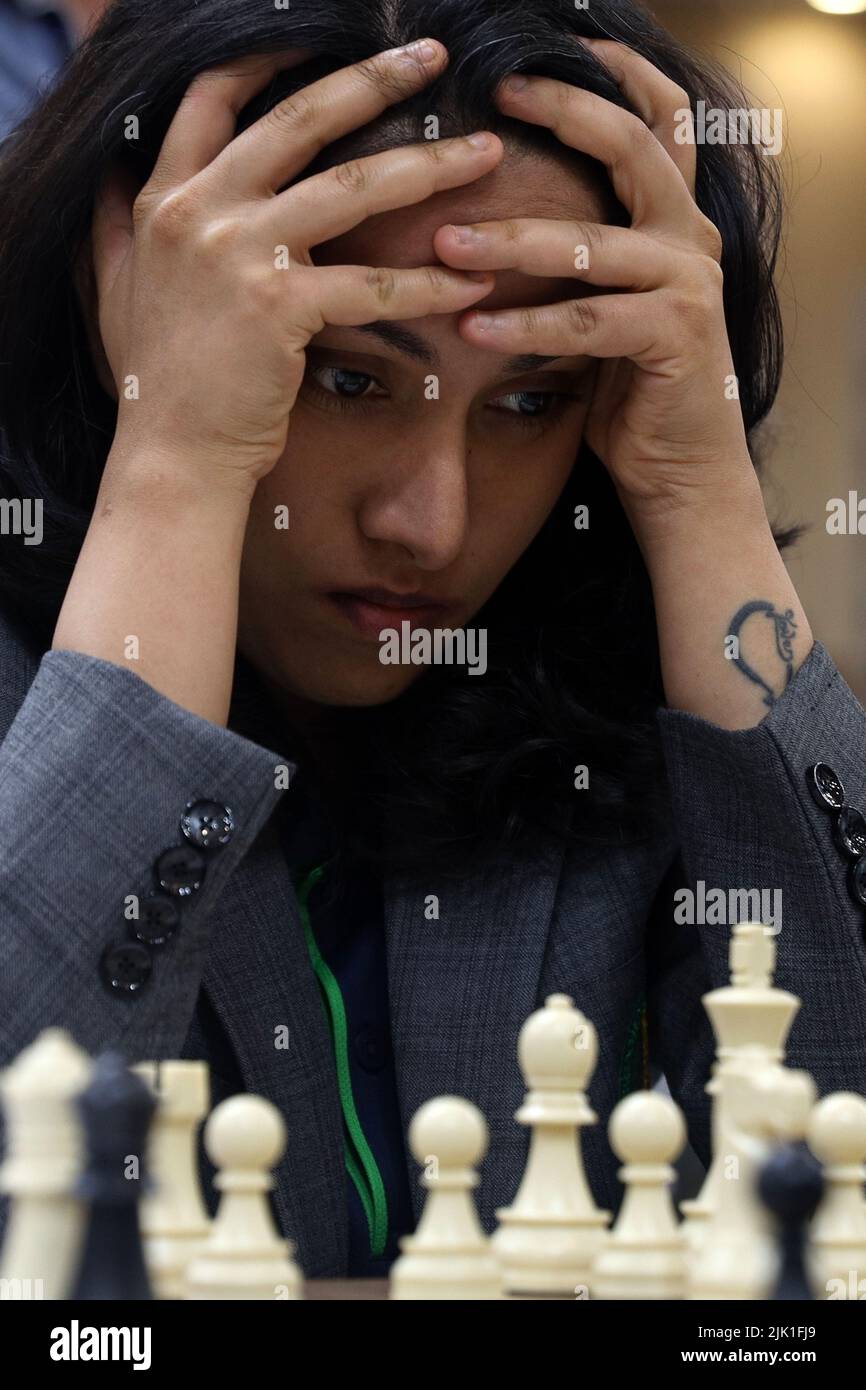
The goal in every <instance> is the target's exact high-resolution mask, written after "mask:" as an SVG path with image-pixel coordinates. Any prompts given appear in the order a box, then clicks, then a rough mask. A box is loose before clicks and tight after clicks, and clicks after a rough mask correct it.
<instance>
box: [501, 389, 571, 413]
mask: <svg viewBox="0 0 866 1390" xmlns="http://www.w3.org/2000/svg"><path fill="white" fill-rule="evenodd" d="M557 399H558V397H557V393H556V392H555V391H515V392H513V393H512V395H510V396H501V397H500V400H503V401H517V402H518V405H517V409H516V410H515V411H511V410H510V409H509V408H508V407H506V409H509V413H510V414H515V415H529V416H530V417H534V416H538V415H546V414H548V412H549V408H550V406H552V405H554V404H555V403H556V401H557Z"/></svg>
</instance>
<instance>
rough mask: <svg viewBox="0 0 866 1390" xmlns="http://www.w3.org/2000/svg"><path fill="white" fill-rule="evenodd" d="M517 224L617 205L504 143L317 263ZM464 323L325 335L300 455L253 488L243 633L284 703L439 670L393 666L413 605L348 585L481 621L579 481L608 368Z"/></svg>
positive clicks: (392, 261) (372, 259) (295, 427)
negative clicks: (454, 185)
mask: <svg viewBox="0 0 866 1390" xmlns="http://www.w3.org/2000/svg"><path fill="white" fill-rule="evenodd" d="M508 217H538V218H559V219H563V218H568V217H574V218H577V219H581V220H591V221H601V220H603V214H602V203H601V197H600V195H599V194H598V193H597V192H595V191H594V190H593V189H592V188H591V187H590V185H589V183H588V182H587V181H585V180H583V179H582V178H581V177H580V176H579V175H578V174H577V173H576V172H575V171H573V170H571V169H568V168H567V167H566V166H565V165H560V164H559V163H558V162H556V161H553V160H549V161H548V160H543V159H541V158H539V157H531V156H527V155H525V154H523V153H522V152H520V153H517V152H515V151H514V149H513V147H510V146H506V154H505V157H504V159H503V161H502V163H501V164H500V165H499V166H498V168H497V169H496V170H494V171H493V172H492V173H491V174H488V175H486V176H485V177H484V178H482V179H479V180H478V181H476V182H475V183H474V184H471V185H469V186H468V187H466V188H460V189H454V190H449V191H447V192H443V193H438V194H436V195H434V196H433V197H432V198H430V199H428V200H427V201H426V202H424V203H422V204H419V205H417V206H414V207H409V208H405V209H398V210H396V211H393V212H388V213H383V214H380V215H377V216H375V217H373V218H370V219H369V220H368V221H367V222H365V223H363V224H362V225H361V226H360V227H358V228H356V229H354V230H353V231H351V232H349V233H347V234H345V235H343V236H340V237H338V238H336V239H335V240H333V241H330V242H327V243H325V244H323V245H322V246H320V247H318V248H316V250H315V252H314V260H315V261H316V263H317V264H346V263H353V264H362V265H371V266H391V267H395V268H396V267H410V266H421V265H429V264H432V263H434V262H436V261H437V260H438V257H437V256H436V253H435V251H434V250H433V244H432V243H433V236H434V233H435V232H436V230H437V228H438V227H440V226H442V225H443V224H444V223H447V222H454V223H465V222H478V221H483V220H490V219H502V218H508ZM588 292H591V291H589V290H588V287H586V286H582V285H579V284H578V282H577V281H576V280H574V279H571V278H563V279H548V278H545V277H543V276H539V277H533V276H527V275H525V274H523V273H517V272H514V271H500V272H498V273H497V277H496V286H495V288H494V290H493V292H492V293H490V294H489V295H488V296H487V297H486V298H485V299H484V300H482V301H479V304H480V306H481V307H486V306H489V307H491V308H507V307H513V306H528V305H539V304H549V303H554V302H556V301H559V300H564V299H569V298H575V297H577V296H578V295H583V294H586V293H588ZM458 321H459V315H456V314H452V315H432V316H430V317H428V318H424V319H412V320H406V321H404V322H401V323H394V322H388V323H380V324H378V325H375V326H371V325H367V326H366V327H365V328H363V329H361V328H335V327H332V326H328V327H326V328H325V329H324V330H323V332H321V333H320V334H318V335H317V337H315V338H313V339H312V341H311V343H310V346H309V349H308V353H307V375H306V379H305V382H304V385H303V387H302V389H301V393H300V396H299V397H298V400H297V403H296V405H295V408H294V410H293V411H292V416H291V421H290V426H289V436H288V443H287V447H286V451H285V453H284V454H283V456H282V458H281V459H280V460H279V462H278V464H277V466H276V467H275V469H274V470H273V472H272V473H270V474H269V475H268V476H267V477H266V478H264V479H263V480H262V481H261V482H260V483H259V485H258V488H257V490H256V493H255V496H254V499H253V505H252V513H251V517H250V523H249V528H248V531H247V537H246V543H245V547H244V557H243V565H242V571H241V594H240V623H239V642H238V644H239V647H240V650H241V651H242V652H243V654H244V655H245V656H246V657H248V658H249V659H250V661H251V662H252V663H253V665H254V666H255V667H256V668H257V669H258V671H259V672H260V674H261V675H262V676H263V677H264V678H265V680H266V682H267V683H268V685H269V686H271V687H272V689H273V690H274V691H275V693H277V694H279V693H282V694H284V695H285V696H288V697H290V698H291V697H294V701H295V702H296V701H297V700H298V699H300V700H301V701H303V702H304V703H306V702H313V703H315V704H326V705H342V706H347V705H354V706H369V705H377V704H382V703H385V702H387V701H389V700H392V699H394V698H395V697H396V696H398V695H400V694H401V693H402V692H403V691H404V690H405V689H406V688H407V687H408V686H409V685H410V684H411V683H412V682H413V681H414V680H416V679H417V678H418V677H419V675H421V674H422V673H423V670H424V667H423V666H420V665H411V664H404V665H390V664H383V663H382V662H381V661H380V659H379V654H380V650H381V643H380V641H379V638H378V633H379V631H380V630H382V629H384V628H394V629H396V630H397V631H398V632H400V631H401V622H402V621H403V620H405V619H406V618H407V616H408V615H407V613H406V612H400V611H396V612H395V611H391V612H390V613H389V612H385V611H383V610H382V609H381V608H379V607H378V606H374V605H370V604H367V603H365V602H363V601H362V600H358V599H356V600H354V601H353V600H352V599H347V598H346V597H345V595H346V592H347V591H351V590H358V589H369V588H374V589H387V590H391V591H397V592H398V593H399V594H400V595H405V594H407V593H408V594H412V593H418V592H421V593H423V594H424V595H425V596H426V597H427V598H429V599H431V600H433V601H435V602H436V603H439V604H442V605H443V607H442V608H441V609H437V610H435V611H432V612H431V611H429V610H428V611H425V610H423V609H421V610H419V612H418V615H417V618H416V619H412V620H411V621H412V630H413V631H414V630H416V629H417V628H424V629H426V630H428V631H430V630H432V629H436V628H438V629H455V628H459V627H461V626H464V625H468V626H470V627H471V619H472V618H473V616H474V615H475V614H476V613H477V612H478V611H479V609H481V607H482V606H483V605H484V603H486V601H487V600H488V599H489V598H490V596H491V595H492V594H493V593H494V591H495V590H496V588H497V587H498V585H499V584H500V583H501V581H502V579H503V578H504V577H505V575H506V574H507V573H508V571H509V570H510V569H511V568H512V566H513V565H514V564H515V563H516V562H517V560H518V559H519V558H520V556H521V555H522V554H523V552H524V551H525V550H526V548H527V547H528V546H529V544H530V542H531V541H532V540H533V538H534V537H535V536H536V535H537V533H538V531H539V530H540V529H541V527H542V525H543V523H544V521H545V520H546V518H547V517H548V515H549V514H550V512H551V510H552V509H553V507H554V506H555V504H556V502H557V499H558V498H559V496H560V494H561V492H562V490H563V488H564V486H565V483H566V481H567V479H568V476H569V473H570V471H571V468H572V466H573V464H574V461H575V458H576V454H577V450H578V447H579V444H580V440H581V435H582V432H583V426H584V421H585V417H586V414H587V411H588V409H589V405H590V403H591V397H592V389H593V385H594V380H595V369H596V365H597V364H595V363H594V362H593V361H592V359H589V358H586V357H583V358H579V357H571V358H561V359H558V360H556V361H552V362H548V363H546V364H544V365H542V366H540V367H539V366H535V367H533V368H532V369H531V370H529V371H527V370H526V365H525V364H520V363H514V362H512V361H510V359H508V358H506V357H505V355H504V354H502V353H499V352H494V351H490V350H484V349H481V348H477V347H474V346H470V345H469V344H468V343H467V342H465V341H464V340H463V339H462V338H461V337H460V334H459V333H458V330H457V324H458ZM286 511H287V513H288V526H286V524H285V522H286ZM334 594H337V595H343V596H344V597H342V598H336V599H335V598H334V597H333V595H334Z"/></svg>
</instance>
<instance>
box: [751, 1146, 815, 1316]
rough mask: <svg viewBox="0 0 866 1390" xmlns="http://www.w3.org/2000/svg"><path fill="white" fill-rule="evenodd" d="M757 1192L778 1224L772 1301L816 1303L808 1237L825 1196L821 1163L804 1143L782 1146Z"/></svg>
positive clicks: (774, 1154) (771, 1161) (773, 1156)
mask: <svg viewBox="0 0 866 1390" xmlns="http://www.w3.org/2000/svg"><path fill="white" fill-rule="evenodd" d="M758 1192H759V1193H760V1196H761V1200H762V1201H763V1203H764V1205H765V1206H766V1207H767V1208H768V1209H769V1211H771V1212H772V1213H773V1215H774V1216H775V1217H776V1219H777V1221H778V1223H779V1253H780V1256H781V1260H780V1268H779V1278H778V1282H777V1284H776V1288H775V1290H774V1292H773V1293H771V1294H770V1299H771V1301H779V1300H797V1301H801V1300H804V1299H814V1297H815V1295H814V1293H813V1291H812V1286H811V1284H810V1282H809V1277H808V1275H807V1272H806V1235H807V1232H808V1227H809V1222H810V1221H811V1219H812V1217H813V1216H814V1214H815V1208H816V1207H817V1205H818V1203H819V1202H820V1200H821V1197H822V1195H823V1192H824V1175H823V1171H822V1169H821V1165H820V1163H819V1162H818V1160H817V1159H816V1158H815V1157H814V1156H813V1155H812V1154H811V1153H810V1152H809V1150H808V1149H807V1148H806V1145H805V1144H803V1143H790V1144H780V1145H779V1146H778V1148H777V1149H775V1151H774V1152H773V1155H772V1157H771V1158H769V1159H768V1160H767V1162H766V1164H765V1165H764V1167H763V1168H762V1169H761V1174H760V1177H759V1179H758Z"/></svg>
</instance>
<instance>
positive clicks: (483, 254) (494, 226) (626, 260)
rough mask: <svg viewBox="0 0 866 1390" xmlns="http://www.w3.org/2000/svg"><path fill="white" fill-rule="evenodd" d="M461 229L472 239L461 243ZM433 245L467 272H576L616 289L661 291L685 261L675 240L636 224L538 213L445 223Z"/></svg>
mask: <svg viewBox="0 0 866 1390" xmlns="http://www.w3.org/2000/svg"><path fill="white" fill-rule="evenodd" d="M460 233H468V234H469V237H470V238H471V239H470V240H466V241H460V240H459V239H458V238H459V234H460ZM433 245H434V248H435V251H436V254H437V256H439V258H440V260H442V261H444V262H445V263H446V264H448V265H454V266H458V267H459V268H460V269H463V270H519V271H522V272H523V274H524V275H541V276H547V277H549V278H551V279H555V278H565V277H566V276H573V277H574V278H575V279H576V280H582V281H585V282H586V283H587V284H589V285H607V286H609V287H610V288H615V289H631V290H652V289H657V288H658V287H659V286H661V285H664V284H667V283H668V282H669V281H671V280H673V279H674V278H675V277H676V275H677V272H678V269H679V267H680V265H681V263H682V256H681V255H678V254H677V252H676V251H675V250H674V248H673V247H672V246H671V244H670V243H668V242H664V241H661V240H659V239H658V238H657V237H651V236H648V235H646V234H645V233H643V232H637V231H635V230H634V229H633V228H631V227H609V226H606V225H603V224H601V223H596V222H590V223H586V222H566V221H561V222H560V221H550V220H547V219H545V218H532V217H526V218H508V219H505V220H504V221H501V222H473V223H471V224H470V225H469V226H466V227H455V226H453V225H448V226H444V227H439V228H438V230H437V231H436V234H435V236H434V238H433Z"/></svg>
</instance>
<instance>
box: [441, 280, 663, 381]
mask: <svg viewBox="0 0 866 1390" xmlns="http://www.w3.org/2000/svg"><path fill="white" fill-rule="evenodd" d="M669 319H671V332H670V334H669V335H668V338H669V341H668V343H667V346H666V347H664V348H662V349H661V352H662V353H663V354H664V355H665V356H667V357H670V356H671V343H672V342H675V341H676V339H677V333H676V324H675V322H674V321H673V315H672V314H671V313H670V311H669V306H668V304H667V297H666V296H665V294H664V292H663V291H661V290H652V291H650V292H649V293H647V294H608V295H596V296H593V297H587V298H585V299H568V300H565V301H564V302H562V303H560V304H546V305H542V306H540V307H538V308H532V309H517V310H510V309H503V310H498V311H496V312H490V313H488V312H486V311H485V310H484V309H483V307H482V309H480V310H476V311H474V312H471V313H468V314H464V315H463V317H462V318H461V320H460V324H459V329H460V333H461V335H462V336H463V337H464V338H465V339H466V340H467V341H468V342H471V343H472V345H473V346H475V347H486V348H490V349H491V350H492V351H494V352H507V353H508V354H509V355H511V356H516V355H517V354H521V353H525V352H533V353H538V354H539V355H540V356H543V357H570V356H575V357H584V356H586V357H600V358H604V357H629V358H631V360H632V361H633V362H638V363H641V362H644V363H648V362H650V361H652V360H657V359H658V357H659V356H660V349H659V346H658V344H659V340H660V336H661V335H660V330H661V328H663V326H664V325H666V324H667V323H668V320H669ZM681 336H682V334H681V333H680V337H681Z"/></svg>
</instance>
